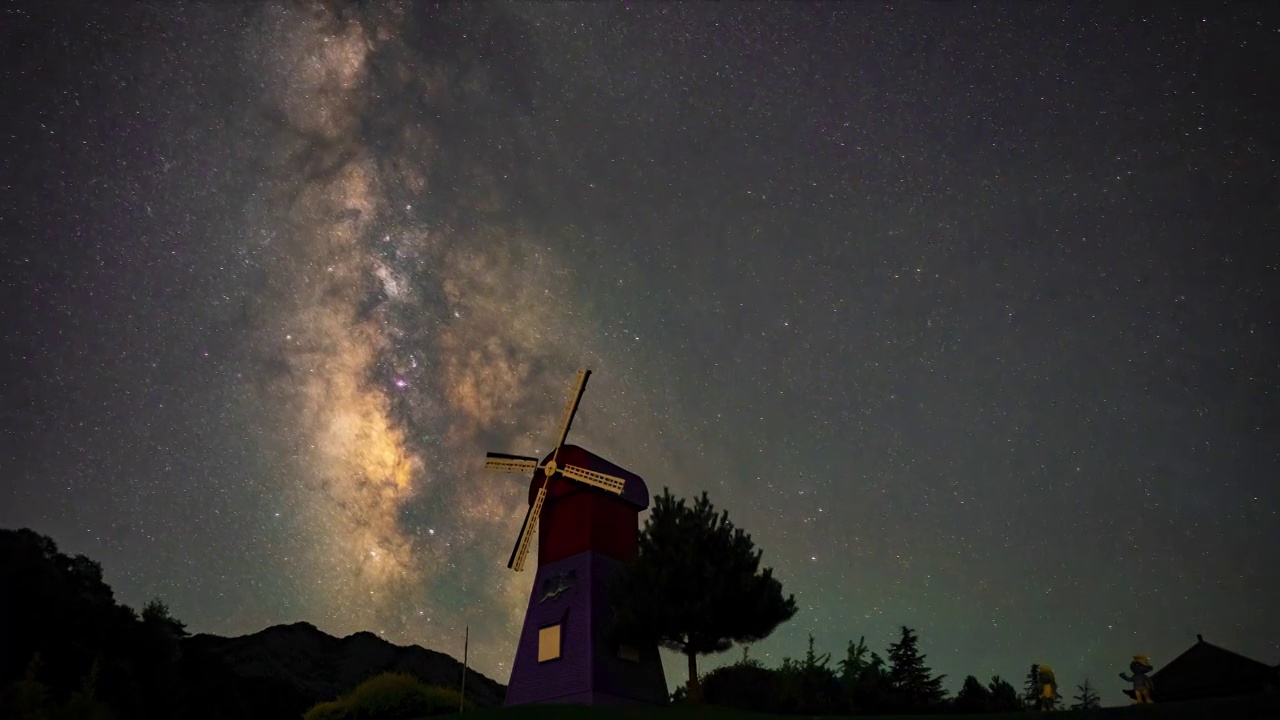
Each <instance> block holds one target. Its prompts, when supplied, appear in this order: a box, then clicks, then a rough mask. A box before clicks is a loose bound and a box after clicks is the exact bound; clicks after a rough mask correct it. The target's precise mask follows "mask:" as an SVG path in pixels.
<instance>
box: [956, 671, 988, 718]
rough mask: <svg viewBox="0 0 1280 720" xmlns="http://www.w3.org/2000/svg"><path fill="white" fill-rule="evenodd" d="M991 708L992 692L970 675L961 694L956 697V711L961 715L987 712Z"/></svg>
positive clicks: (961, 689) (965, 680)
mask: <svg viewBox="0 0 1280 720" xmlns="http://www.w3.org/2000/svg"><path fill="white" fill-rule="evenodd" d="M990 706H991V691H990V690H988V689H987V688H986V686H985V685H983V684H982V683H981V682H980V681H979V680H978V678H976V677H974V676H972V675H970V676H969V677H967V678H965V679H964V685H963V686H962V687H961V688H960V694H958V695H956V702H955V710H956V712H960V713H981V712H987V709H988V708H989V707H990Z"/></svg>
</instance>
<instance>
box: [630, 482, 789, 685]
mask: <svg viewBox="0 0 1280 720" xmlns="http://www.w3.org/2000/svg"><path fill="white" fill-rule="evenodd" d="M761 555H762V551H761V550H759V549H757V548H756V546H755V543H754V542H753V541H752V540H751V536H750V535H748V534H747V533H746V532H744V531H743V530H742V529H741V528H737V527H734V525H733V523H732V522H730V521H729V513H727V512H721V513H719V514H717V513H716V511H715V508H714V507H712V505H711V501H710V500H709V499H707V494H706V493H705V492H704V493H702V495H701V497H699V498H697V499H696V500H695V501H694V502H693V504H692V506H690V505H686V504H685V501H684V500H683V499H681V500H677V499H676V498H675V497H673V496H672V495H671V491H670V490H669V489H665V488H664V489H663V493H662V495H660V496H658V497H655V498H654V502H653V509H652V510H651V511H650V513H649V519H648V520H646V521H645V524H644V529H643V530H641V532H640V538H639V543H638V548H637V552H636V557H635V559H634V560H633V561H632V562H631V563H629V564H628V565H627V567H626V570H625V572H623V573H621V574H620V576H619V577H618V579H617V581H616V583H615V584H614V586H613V596H612V600H613V608H614V611H615V626H614V628H613V629H614V633H615V635H616V638H617V639H618V640H620V641H631V642H636V641H641V640H643V641H645V642H656V643H657V644H659V645H661V646H663V647H665V648H667V649H668V650H672V651H675V652H678V653H680V654H682V655H684V656H685V659H686V661H687V663H688V667H689V683H688V688H689V697H690V699H691V700H694V701H699V700H701V691H700V689H699V687H698V656H699V655H706V654H708V653H718V652H724V651H725V650H728V649H729V648H730V647H732V646H733V644H734V643H735V642H736V643H747V642H754V641H757V640H763V639H764V638H766V637H768V636H769V634H770V633H772V632H773V631H774V629H775V628H777V627H778V625H780V624H781V623H783V622H786V621H787V620H790V619H791V617H792V616H793V615H795V614H796V601H795V597H794V596H785V597H784V596H783V594H782V585H781V583H779V582H778V580H777V578H775V577H773V571H772V570H771V569H770V568H767V567H764V568H762V567H760V558H761Z"/></svg>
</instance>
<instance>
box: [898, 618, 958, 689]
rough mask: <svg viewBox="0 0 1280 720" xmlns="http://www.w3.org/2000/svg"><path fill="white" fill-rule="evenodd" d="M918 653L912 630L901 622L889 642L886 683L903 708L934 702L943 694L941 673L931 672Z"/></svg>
mask: <svg viewBox="0 0 1280 720" xmlns="http://www.w3.org/2000/svg"><path fill="white" fill-rule="evenodd" d="M924 659H925V656H924V655H921V654H920V648H919V640H918V639H917V638H916V632H915V631H914V630H912V629H911V628H909V627H906V626H903V628H902V637H901V638H900V639H899V640H898V642H896V643H894V644H893V645H890V646H889V686H890V687H891V688H892V689H893V691H894V694H895V695H896V696H897V697H896V700H897V701H898V702H899V703H901V704H902V705H903V706H904V707H905V708H912V709H914V708H924V707H929V706H932V705H937V704H939V703H941V702H942V700H943V699H944V698H945V697H946V695H947V691H946V690H944V689H943V688H942V679H943V678H944V677H946V676H945V675H937V676H935V675H933V674H932V671H931V670H930V669H929V667H928V666H927V665H925V664H924Z"/></svg>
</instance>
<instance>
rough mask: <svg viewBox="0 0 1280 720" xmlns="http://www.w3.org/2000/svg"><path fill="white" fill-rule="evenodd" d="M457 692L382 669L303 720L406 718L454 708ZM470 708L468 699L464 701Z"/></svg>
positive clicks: (310, 713) (309, 711)
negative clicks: (382, 671) (381, 671)
mask: <svg viewBox="0 0 1280 720" xmlns="http://www.w3.org/2000/svg"><path fill="white" fill-rule="evenodd" d="M460 700H461V696H460V695H459V694H458V691H456V690H452V689H450V688H442V687H434V686H431V685H426V684H425V683H423V682H422V681H420V680H418V679H417V678H415V677H414V676H412V675H409V674H408V673H383V674H382V675H376V676H374V677H371V678H369V679H368V680H365V681H364V682H362V683H360V684H359V685H357V686H356V688H355V689H354V690H352V691H351V692H350V693H347V694H346V695H344V696H342V697H340V698H338V699H337V700H331V701H329V702H322V703H320V704H318V705H316V706H314V707H312V708H311V709H310V710H308V711H307V714H306V716H305V720H410V718H419V717H425V716H428V715H449V714H453V713H456V712H458V703H459V701H460ZM466 706H467V708H466V709H468V710H471V709H473V706H472V704H471V703H469V702H468V703H467V704H466Z"/></svg>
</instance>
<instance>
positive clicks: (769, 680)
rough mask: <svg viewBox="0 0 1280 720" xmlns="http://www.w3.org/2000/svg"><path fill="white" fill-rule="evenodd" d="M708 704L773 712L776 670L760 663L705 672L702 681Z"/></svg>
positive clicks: (776, 682) (727, 666) (775, 700)
mask: <svg viewBox="0 0 1280 720" xmlns="http://www.w3.org/2000/svg"><path fill="white" fill-rule="evenodd" d="M702 688H703V693H704V699H705V700H706V702H707V703H708V704H711V705H719V706H721V707H727V708H733V709H735V710H755V711H757V712H760V711H766V712H772V711H776V709H777V707H778V704H779V703H778V695H779V690H780V689H779V687H778V673H777V671H776V670H771V669H769V668H766V667H763V666H761V665H760V664H759V663H754V662H745V663H737V664H734V665H725V666H722V667H718V668H716V669H715V670H712V671H711V672H709V673H707V674H706V676H705V677H704V678H703V680H702Z"/></svg>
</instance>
